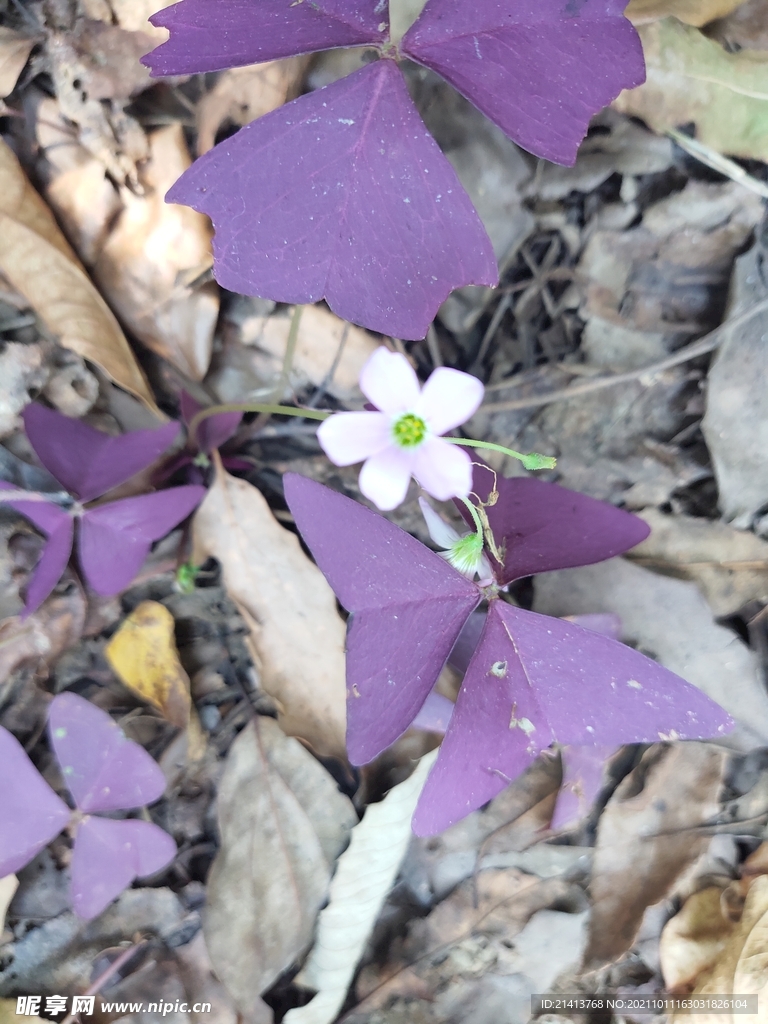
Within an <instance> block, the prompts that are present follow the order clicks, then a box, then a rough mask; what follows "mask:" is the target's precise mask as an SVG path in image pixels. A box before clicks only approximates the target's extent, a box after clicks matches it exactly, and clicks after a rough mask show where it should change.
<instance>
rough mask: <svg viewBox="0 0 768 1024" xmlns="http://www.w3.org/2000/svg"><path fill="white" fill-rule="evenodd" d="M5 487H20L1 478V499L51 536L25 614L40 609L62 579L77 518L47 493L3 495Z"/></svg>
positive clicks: (30, 588) (34, 575) (30, 587)
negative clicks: (27, 495) (50, 499)
mask: <svg viewBox="0 0 768 1024" xmlns="http://www.w3.org/2000/svg"><path fill="white" fill-rule="evenodd" d="M4 490H12V491H16V488H14V487H12V486H11V485H10V484H5V483H2V482H0V503H1V504H5V505H10V506H11V507H12V508H15V509H16V511H17V512H20V513H21V515H23V516H26V518H27V519H29V520H30V522H31V523H33V524H34V525H35V526H36V527H37V529H38V530H40V532H41V533H44V534H45V536H46V537H47V540H46V543H45V547H44V548H43V550H42V551H41V553H40V558H39V560H38V563H37V565H36V566H35V568H34V571H33V573H32V576H31V578H30V580H29V583H28V584H27V593H26V603H25V605H24V611H23V612H22V618H26V617H27V616H28V615H31V614H32V612H34V611H37V609H38V608H39V607H40V605H41V604H42V603H43V601H44V600H45V599H46V597H48V595H49V594H50V593H51V591H52V590H53V588H54V587H55V586H56V584H57V583H58V582H59V580H60V579H61V576H62V573H63V572H64V570H65V569H66V567H67V562H68V561H69V556H70V554H71V553H72V538H73V533H74V521H73V519H72V517H71V516H70V514H69V513H68V512H65V511H64V509H62V508H59V506H58V505H54V504H53V503H52V502H50V501H47V500H45V496H44V495H37V498H38V499H39V500H35V499H34V497H32V496H31V497H30V498H28V499H25V498H3V496H2V492H3V491H4Z"/></svg>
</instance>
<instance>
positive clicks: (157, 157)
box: [94, 124, 219, 380]
mask: <svg viewBox="0 0 768 1024" xmlns="http://www.w3.org/2000/svg"><path fill="white" fill-rule="evenodd" d="M189 165H190V159H189V153H188V152H187V147H186V143H185V141H184V132H183V129H182V126H181V125H180V124H173V125H168V126H167V127H166V128H161V129H159V130H158V131H156V132H153V133H152V135H150V136H149V159H148V160H147V162H146V163H145V164H143V165H142V168H141V172H140V174H141V180H142V184H143V185H144V187H145V190H146V194H145V195H143V196H142V195H135V194H133V193H131V192H128V191H127V190H124V192H123V194H122V201H123V212H122V213H121V214H120V217H119V219H118V220H117V223H116V224H115V226H114V228H113V230H112V231H110V232H109V234H108V235H107V237H106V238H105V240H104V243H103V246H102V248H101V251H100V252H99V253H98V255H97V257H96V261H95V263H94V276H95V277H96V279H97V281H98V283H99V285H100V286H101V288H102V289H103V291H104V294H105V295H106V296H107V298H108V299H109V301H110V303H111V304H112V306H113V308H114V310H115V312H116V313H117V315H118V316H119V317H120V319H121V320H122V322H123V323H124V324H125V326H126V327H127V328H128V329H129V330H130V331H131V333H132V334H134V335H135V336H136V337H137V338H138V339H139V340H140V341H142V342H143V343H144V344H145V345H147V346H148V347H149V348H151V349H152V350H153V352H157V354H158V355H160V356H162V357H163V358H165V359H167V360H169V362H171V363H173V365H174V366H177V367H178V368H179V369H180V370H181V371H182V373H184V374H186V375H187V376H188V377H191V378H192V379H193V380H202V378H203V377H204V376H205V373H206V371H207V369H208V364H209V362H210V359H211V348H212V345H213V332H214V328H215V327H216V319H217V317H218V313H219V293H218V288H217V286H216V285H215V284H214V283H213V282H211V283H209V284H206V285H203V286H202V287H201V288H198V289H196V290H194V291H193V290H191V289H190V288H189V287H187V286H185V283H184V282H185V281H186V280H189V279H190V278H194V277H196V276H198V275H199V273H201V272H202V271H203V270H205V269H206V268H207V267H208V266H210V264H211V232H210V226H209V224H208V221H207V219H206V218H205V217H203V216H201V215H200V214H199V213H195V211H194V210H191V209H189V207H186V206H176V205H172V204H169V203H166V202H165V193H166V192H167V191H168V189H169V188H170V186H171V185H172V184H173V183H174V182H175V181H176V179H177V178H178V177H179V176H180V175H181V174H182V172H183V171H185V170H186V168H187V167H189Z"/></svg>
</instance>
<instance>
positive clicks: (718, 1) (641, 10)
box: [625, 0, 744, 25]
mask: <svg viewBox="0 0 768 1024" xmlns="http://www.w3.org/2000/svg"><path fill="white" fill-rule="evenodd" d="M743 3H744V0H630V3H629V6H628V7H627V10H626V12H625V13H626V15H627V17H628V18H629V20H630V21H633V22H634V23H635V25H644V24H645V23H646V22H649V21H658V20H659V19H660V18H677V19H678V21H684V22H686V23H687V24H688V25H707V24H709V22H710V21H714V20H715V19H716V18H724V17H725V16H726V15H727V14H730V13H731V11H735V10H736V8H737V7H740V6H741V4H743Z"/></svg>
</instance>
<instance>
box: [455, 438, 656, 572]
mask: <svg viewBox="0 0 768 1024" xmlns="http://www.w3.org/2000/svg"><path fill="white" fill-rule="evenodd" d="M473 459H474V461H475V463H476V465H475V470H474V476H473V490H474V491H475V493H476V494H477V495H478V496H479V498H480V499H481V500H482V501H486V500H487V499H488V496H489V495H490V493H491V492H492V490H493V489H494V487H495V489H496V490H497V492H498V495H499V498H498V501H497V502H496V504H495V505H491V506H490V507H488V508H486V513H487V515H488V522H489V524H490V527H491V531H492V533H493V536H494V539H495V540H496V544H497V546H498V547H499V548H500V549H503V553H504V565H503V567H500V566H499V565H498V563H497V562H496V561H495V560H494V559H493V557H492V556H491V555H490V554H489V556H488V557H489V558H490V560H491V564H492V565H493V567H494V575H495V576H496V580H497V581H498V583H499V585H500V586H506V584H507V583H511V582H512V581H513V580H516V579H521V578H522V577H523V576H533V575H534V574H536V573H539V572H548V571H549V570H551V569H570V568H573V567H574V566H577V565H591V564H592V563H593V562H602V561H603V560H604V559H606V558H612V557H613V556H614V555H620V554H622V552H624V551H628V550H629V548H632V547H634V546H635V544H639V543H640V541H643V540H645V538H646V537H647V536H648V534H649V533H650V532H651V531H650V527H649V526H648V525H647V524H646V523H644V522H643V520H642V519H640V518H639V517H638V516H633V515H632V514H631V513H629V512H624V511H622V509H618V508H614V507H613V506H612V505H609V504H607V503H606V502H604V501H597V500H596V499H595V498H588V497H587V496H586V495H585V494H579V493H578V492H577V491H569V490H568V489H567V488H565V487H561V486H560V485H559V484H548V483H545V482H544V481H543V480H535V479H533V478H532V477H510V478H506V477H502V476H499V475H498V474H497V473H494V472H493V470H491V469H490V468H489V467H488V466H486V465H484V464H482V463H480V464H478V460H477V456H476V455H473ZM456 507H457V508H458V510H459V512H461V514H462V516H463V517H464V518H465V520H466V521H467V523H468V524H469V525H473V524H472V520H471V518H470V515H469V512H468V511H467V509H466V507H465V506H464V504H463V502H456Z"/></svg>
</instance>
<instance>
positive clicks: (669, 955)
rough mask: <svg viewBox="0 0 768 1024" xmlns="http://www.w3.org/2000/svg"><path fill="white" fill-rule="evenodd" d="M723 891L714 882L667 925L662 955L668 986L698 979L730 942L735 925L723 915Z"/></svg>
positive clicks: (690, 898)
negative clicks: (721, 901)
mask: <svg viewBox="0 0 768 1024" xmlns="http://www.w3.org/2000/svg"><path fill="white" fill-rule="evenodd" d="M721 892H722V890H721V889H719V888H717V887H716V886H712V887H710V888H709V889H702V890H701V891H700V892H697V893H694V894H693V896H690V897H689V898H688V899H687V900H686V901H685V904H684V905H683V908H682V909H681V911H680V913H679V914H675V916H674V917H673V918H671V919H670V920H669V921H668V922H667V924H666V926H665V927H664V931H663V932H662V933H661V941H660V943H659V957H660V960H661V973H662V975H663V976H664V984H665V985H666V987H667V988H668V989H671V990H673V991H674V990H675V989H681V988H683V987H684V986H686V985H689V984H690V983H691V982H694V981H695V980H696V979H697V978H698V977H699V975H700V974H701V973H702V972H703V971H705V970H707V968H709V967H711V966H712V964H713V963H714V962H715V961H716V960H717V958H718V957H719V955H720V953H721V952H722V950H723V949H724V948H725V946H726V944H727V943H728V939H729V938H730V936H731V934H732V932H733V930H734V927H735V925H734V924H733V922H732V921H728V920H727V919H726V918H725V917H724V916H723V912H722V910H721V906H720V896H721Z"/></svg>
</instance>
